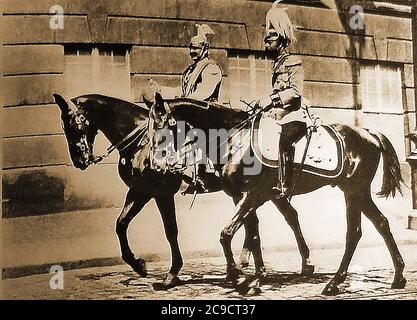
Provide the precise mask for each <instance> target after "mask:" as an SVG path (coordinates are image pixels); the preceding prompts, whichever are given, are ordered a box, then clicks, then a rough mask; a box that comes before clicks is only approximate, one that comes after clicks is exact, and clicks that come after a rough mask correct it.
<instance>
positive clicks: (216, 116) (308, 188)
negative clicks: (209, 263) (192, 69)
mask: <svg viewBox="0 0 417 320" xmlns="http://www.w3.org/2000/svg"><path fill="white" fill-rule="evenodd" d="M152 108H153V111H152V112H151V114H152V115H154V117H155V120H154V121H157V122H159V124H158V126H159V127H165V128H168V129H170V130H175V128H173V127H172V126H170V124H169V123H168V121H166V120H167V118H170V117H171V118H173V119H175V120H182V121H185V122H186V123H188V124H189V125H191V126H192V127H193V128H198V129H201V130H203V131H204V132H206V133H207V134H208V131H209V130H210V129H221V128H225V129H229V128H231V127H233V126H236V125H238V124H239V123H243V124H245V126H244V127H245V128H246V129H249V128H250V125H251V123H250V121H248V118H249V115H248V114H247V113H246V112H242V111H239V110H234V109H230V108H226V107H224V106H221V105H214V104H208V103H206V102H200V101H195V100H190V99H173V100H165V101H164V100H163V99H162V97H161V96H160V95H159V94H156V97H155V103H154V104H153V106H152ZM161 121H162V122H165V123H161ZM171 123H172V122H171ZM331 127H332V128H333V129H334V130H335V131H336V132H337V133H338V134H339V135H340V137H341V138H342V140H343V148H344V159H343V162H344V169H343V172H342V174H341V175H340V177H338V178H334V179H330V178H323V177H319V176H315V175H312V174H309V173H306V172H302V173H301V175H300V179H299V183H298V184H297V185H296V187H295V190H294V194H304V193H308V192H312V191H314V190H317V189H319V188H321V187H323V186H325V185H331V186H338V187H339V188H340V189H341V190H342V191H343V193H344V195H345V201H346V215H347V234H346V247H345V253H344V256H343V259H342V261H341V264H340V267H339V269H338V271H337V272H336V274H335V276H334V277H333V279H332V280H331V281H330V282H329V283H328V284H327V285H326V287H325V288H324V290H323V294H327V295H332V294H337V293H338V292H339V289H338V285H339V284H340V283H342V282H343V281H344V280H345V279H346V275H347V270H348V266H349V263H350V261H351V258H352V256H353V253H354V251H355V249H356V246H357V244H358V241H359V239H360V238H361V234H362V232H361V212H362V213H363V214H364V215H365V216H366V217H367V218H368V219H369V220H371V221H372V223H373V224H374V226H375V227H376V229H377V230H378V232H379V233H380V234H381V235H382V237H383V239H384V240H385V243H386V245H387V247H388V250H389V252H390V254H391V257H392V260H393V263H394V267H395V276H394V281H393V283H392V288H404V286H405V283H406V280H405V278H404V277H403V269H404V262H403V259H402V257H401V254H400V252H399V250H398V248H397V245H396V243H395V241H394V238H393V236H392V234H391V231H390V227H389V224H388V220H387V219H386V218H385V216H384V215H383V214H382V213H381V212H380V210H379V209H378V208H377V206H376V205H375V203H374V201H373V200H372V198H371V182H372V180H373V178H374V176H375V174H376V171H377V168H378V164H379V160H380V156H381V155H382V157H383V161H384V166H383V170H384V173H383V185H382V190H381V191H380V192H379V195H380V196H385V197H388V196H389V195H392V196H395V192H396V190H398V191H399V192H400V193H401V183H402V181H403V180H402V177H401V172H400V166H399V161H398V157H397V155H396V153H395V150H394V148H393V146H392V144H391V143H390V142H389V140H388V139H387V138H386V137H385V136H384V135H383V134H382V133H378V132H376V133H370V132H369V131H367V130H365V129H361V128H358V127H351V126H347V125H341V124H333V125H331ZM305 128H306V126H305V124H303V123H302V122H297V121H295V122H291V123H288V124H285V125H284V128H283V130H282V131H283V133H284V132H286V131H289V130H295V131H297V130H298V131H299V133H300V136H302V135H304V134H305ZM232 139H234V140H235V141H230V148H229V149H228V150H226V152H227V153H229V154H231V153H232V152H231V149H232V148H234V147H235V146H236V145H239V146H240V147H241V148H242V150H243V152H242V153H241V155H242V156H241V159H244V156H245V154H246V155H247V154H248V153H250V152H252V150H251V144H250V142H249V140H243V139H242V138H240V136H238V135H235V136H233V137H232ZM160 142H161V141H158V138H156V139H154V143H155V145H156V146H157V145H158V144H160ZM229 159H230V158H229ZM254 161H257V159H256V158H255V159H254ZM244 167H245V163H244V161H240V162H239V161H238V162H236V159H233V161H227V162H226V163H223V164H218V165H217V170H218V171H219V172H220V173H221V177H222V183H223V190H224V191H225V192H226V193H228V194H230V195H232V196H233V195H235V194H242V195H243V196H242V197H241V198H240V200H239V201H238V203H237V205H236V208H235V212H234V217H233V219H232V220H231V222H230V223H229V224H228V225H227V226H226V227H225V228H224V230H223V231H222V232H221V240H220V242H221V244H222V246H223V250H224V254H225V257H226V262H227V273H228V274H230V273H232V274H233V273H235V272H236V270H235V269H236V265H235V261H234V259H233V254H232V250H231V241H232V238H233V236H234V234H235V233H236V232H237V230H238V229H239V228H240V227H241V226H242V224H243V222H244V221H245V218H246V217H247V216H248V214H249V212H251V211H253V210H256V209H257V208H258V207H259V206H261V205H262V204H264V203H265V202H266V201H269V200H271V201H272V202H273V203H275V204H276V205H277V206H278V207H279V209H280V210H281V211H282V212H283V214H284V216H286V217H293V218H294V219H295V218H296V217H297V212H296V211H295V209H294V208H293V207H292V206H291V205H290V203H289V202H288V200H287V198H286V197H279V196H277V194H278V193H277V190H276V186H277V173H276V171H277V170H276V169H273V168H269V167H266V166H262V170H261V171H260V173H259V174H256V175H245V174H244V170H243V169H244Z"/></svg>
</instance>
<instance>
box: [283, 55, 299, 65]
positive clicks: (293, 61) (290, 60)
mask: <svg viewBox="0 0 417 320" xmlns="http://www.w3.org/2000/svg"><path fill="white" fill-rule="evenodd" d="M300 64H301V59H300V58H299V57H297V56H293V55H289V56H288V57H287V58H286V59H285V61H284V63H283V65H284V66H286V67H292V66H297V65H300Z"/></svg>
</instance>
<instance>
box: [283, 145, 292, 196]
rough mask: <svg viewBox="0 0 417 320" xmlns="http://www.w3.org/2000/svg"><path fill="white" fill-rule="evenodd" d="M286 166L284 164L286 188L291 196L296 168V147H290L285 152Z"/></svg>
mask: <svg viewBox="0 0 417 320" xmlns="http://www.w3.org/2000/svg"><path fill="white" fill-rule="evenodd" d="M284 158H285V166H284V189H285V195H286V196H287V197H289V196H291V194H290V193H291V192H292V176H293V168H294V147H290V148H289V150H288V151H287V152H285V157H284Z"/></svg>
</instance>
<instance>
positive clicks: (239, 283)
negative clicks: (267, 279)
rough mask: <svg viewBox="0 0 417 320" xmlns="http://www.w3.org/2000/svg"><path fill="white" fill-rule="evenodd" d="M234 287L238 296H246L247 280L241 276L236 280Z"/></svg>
mask: <svg viewBox="0 0 417 320" xmlns="http://www.w3.org/2000/svg"><path fill="white" fill-rule="evenodd" d="M235 287H236V291H237V292H239V294H242V295H245V294H247V293H248V290H249V279H248V278H246V277H243V276H241V277H239V278H238V279H237V280H236V283H235Z"/></svg>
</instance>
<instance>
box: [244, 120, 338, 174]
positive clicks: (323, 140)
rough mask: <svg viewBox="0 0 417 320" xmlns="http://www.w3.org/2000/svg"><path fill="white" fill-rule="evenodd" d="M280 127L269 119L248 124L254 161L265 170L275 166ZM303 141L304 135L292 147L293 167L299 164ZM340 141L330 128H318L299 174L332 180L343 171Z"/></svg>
mask: <svg viewBox="0 0 417 320" xmlns="http://www.w3.org/2000/svg"><path fill="white" fill-rule="evenodd" d="M280 132H281V127H280V126H279V125H278V124H277V123H276V121H275V120H274V119H272V118H269V117H262V116H258V117H256V118H255V119H254V120H253V122H252V130H251V147H252V150H253V152H254V154H255V156H256V158H257V159H258V160H259V161H261V163H262V164H263V165H265V166H267V167H271V168H277V167H278V152H279V139H278V136H279V134H280ZM306 143H307V138H306V137H305V136H304V137H303V138H301V139H300V140H299V141H298V142H297V143H296V144H295V146H294V147H295V155H294V166H295V167H296V166H297V164H298V165H299V164H300V163H301V161H302V158H303V155H304V150H305V147H306ZM343 158H344V157H343V142H342V139H341V137H340V136H339V134H338V133H337V132H336V131H335V130H334V129H333V128H332V127H330V126H326V125H320V126H318V127H317V131H316V132H313V134H312V137H311V140H310V144H309V146H308V150H307V155H306V158H305V162H304V165H303V172H307V173H310V174H313V175H317V176H321V177H326V178H336V177H338V176H339V175H340V174H341V173H342V171H343Z"/></svg>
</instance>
